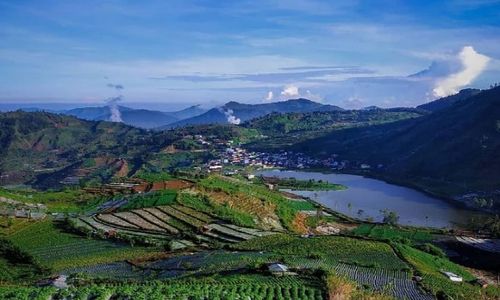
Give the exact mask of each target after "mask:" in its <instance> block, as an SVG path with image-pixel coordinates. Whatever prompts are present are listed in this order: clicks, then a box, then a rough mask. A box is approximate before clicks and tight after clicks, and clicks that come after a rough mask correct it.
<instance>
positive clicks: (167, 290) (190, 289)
mask: <svg viewBox="0 0 500 300" xmlns="http://www.w3.org/2000/svg"><path fill="white" fill-rule="evenodd" d="M50 296H52V297H50ZM247 297H251V298H252V299H259V300H265V299H283V300H284V299H287V300H288V299H290V300H322V299H326V297H325V294H324V291H323V289H322V288H321V287H320V286H318V285H317V284H316V283H314V282H313V281H312V280H309V279H307V278H306V279H302V278H291V277H285V278H276V277H270V276H263V275H233V276H231V275H227V276H213V277H205V278H197V279H194V278H193V279H189V278H188V279H182V280H170V281H167V282H160V281H153V282H150V283H147V284H138V283H135V284H134V283H124V284H108V285H106V284H95V285H90V286H85V287H75V288H73V287H72V288H69V289H68V290H59V291H58V290H56V289H54V288H24V287H0V298H2V299H5V300H14V299H15V300H25V299H26V300H28V299H29V300H31V299H48V298H52V299H62V298H64V299H86V298H90V299H109V298H112V299H131V298H133V299H238V298H241V299H247Z"/></svg>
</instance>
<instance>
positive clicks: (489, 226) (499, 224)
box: [467, 214, 500, 238]
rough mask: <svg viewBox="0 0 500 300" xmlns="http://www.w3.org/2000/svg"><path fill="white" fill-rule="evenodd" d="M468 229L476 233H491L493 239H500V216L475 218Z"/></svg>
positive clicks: (469, 223)
mask: <svg viewBox="0 0 500 300" xmlns="http://www.w3.org/2000/svg"><path fill="white" fill-rule="evenodd" d="M467 227H468V228H469V229H471V230H474V231H481V232H489V233H490V234H491V235H492V236H493V237H496V238H500V215H498V214H496V215H494V216H488V215H486V216H473V217H471V219H470V220H469V222H468V224H467Z"/></svg>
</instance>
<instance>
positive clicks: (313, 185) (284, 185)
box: [277, 177, 347, 191]
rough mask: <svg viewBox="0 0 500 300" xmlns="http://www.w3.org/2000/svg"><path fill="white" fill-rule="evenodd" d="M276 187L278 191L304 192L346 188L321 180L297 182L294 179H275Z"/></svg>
mask: <svg viewBox="0 0 500 300" xmlns="http://www.w3.org/2000/svg"><path fill="white" fill-rule="evenodd" d="M277 180H278V182H277V184H278V187H279V188H280V189H291V190H304V191H328V190H345V189H347V187H346V186H344V185H341V184H335V183H330V182H328V181H323V180H321V179H320V180H314V179H309V180H298V179H295V178H293V177H292V178H279V179H278V178H277Z"/></svg>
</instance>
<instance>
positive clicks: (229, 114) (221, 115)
mask: <svg viewBox="0 0 500 300" xmlns="http://www.w3.org/2000/svg"><path fill="white" fill-rule="evenodd" d="M340 110H342V108H340V107H338V106H334V105H328V104H321V103H317V102H314V101H311V100H308V99H303V98H300V99H290V100H287V101H281V102H272V103H262V104H244V103H238V102H235V101H231V102H228V103H226V104H225V105H223V106H221V107H217V108H212V109H210V110H209V111H207V112H205V113H203V114H200V115H198V116H194V117H191V118H187V119H184V120H181V121H178V122H175V123H172V124H169V125H166V126H163V127H160V129H169V128H176V127H182V126H186V125H200V124H228V123H229V124H240V123H242V122H245V121H248V120H251V119H254V118H257V117H262V116H265V115H268V114H270V113H281V114H284V113H293V112H312V111H340Z"/></svg>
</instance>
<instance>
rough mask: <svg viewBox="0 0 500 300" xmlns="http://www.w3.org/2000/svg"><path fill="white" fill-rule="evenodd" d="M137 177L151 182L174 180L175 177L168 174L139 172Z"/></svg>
mask: <svg viewBox="0 0 500 300" xmlns="http://www.w3.org/2000/svg"><path fill="white" fill-rule="evenodd" d="M135 177H137V178H140V179H144V180H146V181H149V182H158V181H166V180H170V179H172V178H173V176H172V175H170V174H169V173H167V172H159V173H152V172H146V171H140V172H138V173H137V174H135Z"/></svg>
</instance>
